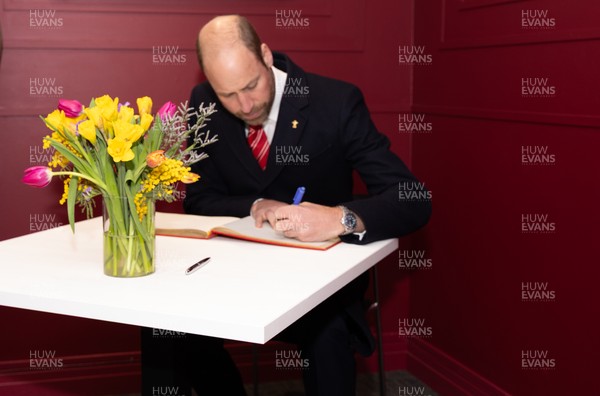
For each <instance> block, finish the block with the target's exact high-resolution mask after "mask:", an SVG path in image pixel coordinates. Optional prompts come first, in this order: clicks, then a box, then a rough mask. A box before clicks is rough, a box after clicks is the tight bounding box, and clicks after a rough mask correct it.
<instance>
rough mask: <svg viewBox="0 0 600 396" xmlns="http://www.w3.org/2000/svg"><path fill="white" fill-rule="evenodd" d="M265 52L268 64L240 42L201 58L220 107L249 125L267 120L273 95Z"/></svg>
mask: <svg viewBox="0 0 600 396" xmlns="http://www.w3.org/2000/svg"><path fill="white" fill-rule="evenodd" d="M265 48H266V47H265ZM266 50H267V51H268V48H266ZM264 54H265V52H264V51H263V59H265V62H266V63H267V65H268V67H267V66H265V64H264V63H263V62H261V61H260V60H259V59H257V58H256V56H255V55H254V54H252V53H251V52H250V50H248V49H247V48H246V47H244V46H242V45H239V46H236V47H234V48H231V49H228V50H226V51H223V52H221V53H220V54H218V55H217V56H216V57H214V58H213V59H210V58H209V59H205V60H204V74H205V75H206V78H207V79H208V81H209V83H210V85H211V86H212V87H213V89H214V90H215V92H216V93H217V96H218V98H219V100H220V101H221V103H222V104H223V106H224V107H225V108H226V109H227V110H228V111H229V112H230V113H232V114H233V115H235V116H236V117H238V118H240V119H242V120H243V121H244V122H245V123H247V124H249V125H258V124H262V123H263V122H264V121H265V120H266V119H267V117H268V116H269V112H270V111H271V106H272V105H273V98H274V96H275V81H274V77H273V72H272V70H271V67H270V66H271V63H272V58H271V57H270V52H269V53H268V55H267V56H265V55H264Z"/></svg>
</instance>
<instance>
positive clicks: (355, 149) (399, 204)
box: [184, 53, 431, 244]
mask: <svg viewBox="0 0 600 396" xmlns="http://www.w3.org/2000/svg"><path fill="white" fill-rule="evenodd" d="M274 58H275V67H277V68H279V69H280V70H283V71H285V72H287V74H288V77H287V82H286V91H284V95H283V98H282V101H281V107H280V110H279V117H278V119H277V125H276V128H275V135H274V137H273V141H272V142H271V146H270V150H269V158H268V162H267V168H266V170H265V171H263V170H262V169H260V167H259V165H258V163H257V161H256V159H255V158H254V157H253V156H252V152H251V151H250V148H249V147H248V143H247V141H246V136H245V131H244V128H245V125H244V123H243V121H241V120H240V119H238V118H236V117H235V116H233V115H232V114H230V113H229V112H228V111H227V110H225V108H223V107H222V106H221V105H220V103H219V100H218V98H217V96H216V94H215V92H214V91H213V90H212V88H211V87H210V85H209V84H208V83H206V82H205V83H203V84H200V85H198V86H196V87H195V88H194V89H193V91H192V95H191V99H190V106H193V107H197V106H198V105H199V104H200V103H203V102H204V103H205V104H208V103H213V102H214V103H217V106H216V109H217V113H215V114H213V115H212V116H211V120H210V122H209V123H208V127H207V128H208V129H209V130H210V131H211V133H212V134H218V135H219V141H218V142H217V143H214V144H212V145H209V146H207V147H206V148H205V150H204V151H206V153H207V154H208V155H209V158H208V159H206V160H203V161H200V162H198V163H196V164H195V165H194V166H193V171H194V172H196V173H198V174H199V175H200V176H201V179H200V181H199V182H197V183H193V184H190V185H188V186H187V194H186V198H185V201H184V208H185V211H186V212H188V213H196V214H204V215H230V216H237V217H244V216H248V214H249V211H250V206H251V205H252V203H253V202H254V201H255V200H256V199H257V198H261V197H262V198H269V199H276V200H280V201H284V202H290V203H291V201H292V198H293V196H294V193H295V192H296V189H297V187H298V186H304V187H306V193H305V195H304V201H307V202H313V203H317V204H322V205H329V206H335V205H340V204H343V205H345V206H346V207H348V208H349V209H350V210H352V211H353V212H355V213H356V214H357V215H358V216H359V217H360V218H361V219H362V220H363V222H364V224H365V227H366V230H367V233H366V235H365V237H364V238H363V239H362V240H359V238H358V237H356V236H354V235H350V236H345V237H343V240H344V242H350V243H361V244H364V243H369V242H373V241H376V240H381V239H386V238H391V237H399V236H403V235H406V234H409V233H411V232H413V231H415V230H417V229H418V228H420V227H421V226H423V225H424V224H426V223H427V221H428V219H429V215H430V211H431V206H430V202H429V201H428V200H422V199H419V200H407V199H400V197H399V189H400V186H401V185H405V186H406V185H410V184H411V183H414V184H415V186H416V183H418V181H417V179H416V178H415V177H414V176H413V175H412V173H411V172H410V171H409V170H408V169H407V168H406V166H405V165H404V163H403V162H402V161H401V160H400V159H399V158H398V157H397V156H396V155H395V154H393V153H392V152H391V151H390V150H389V145H390V144H389V140H388V139H387V137H385V136H384V135H382V134H381V133H379V132H378V131H377V129H376V128H375V125H374V124H373V122H372V121H371V118H370V115H369V111H368V109H367V107H366V105H365V102H364V99H363V96H362V94H361V92H360V91H359V90H358V88H356V87H355V86H354V85H351V84H348V83H345V82H342V81H338V80H334V79H330V78H325V77H321V76H318V75H315V74H311V73H305V72H304V71H303V70H302V69H300V68H299V67H298V66H296V65H295V64H294V63H293V62H292V61H291V60H290V59H289V58H288V57H287V56H285V55H283V54H279V53H274ZM288 87H289V88H288ZM286 92H287V93H286ZM353 170H356V171H357V172H358V173H359V175H360V177H361V178H362V180H363V181H364V183H365V185H366V187H367V189H368V192H369V196H368V197H366V198H363V199H359V200H353V195H352V193H353V191H352V190H353V178H352V171H353ZM407 183H408V184H407Z"/></svg>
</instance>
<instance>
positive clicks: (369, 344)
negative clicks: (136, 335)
mask: <svg viewBox="0 0 600 396" xmlns="http://www.w3.org/2000/svg"><path fill="white" fill-rule="evenodd" d="M367 283H368V276H366V277H365V276H362V277H360V278H358V279H357V280H356V281H354V282H352V283H350V284H349V285H348V286H346V287H345V288H343V289H342V290H341V291H340V292H338V293H336V294H335V295H334V296H332V297H331V298H329V299H327V300H326V301H324V302H323V303H321V304H320V305H319V306H317V307H316V308H315V309H313V310H312V311H310V312H309V313H307V314H306V315H304V316H303V317H302V318H300V319H299V320H298V321H296V322H295V323H294V324H292V325H291V326H289V327H288V328H287V329H285V330H284V331H283V332H282V333H281V334H279V335H278V336H277V337H275V339H276V340H279V341H285V342H288V343H293V344H296V345H297V347H298V349H299V351H300V352H301V355H302V358H306V359H308V364H307V367H304V369H303V380H304V388H305V391H306V395H307V396H325V395H327V396H354V395H355V394H356V392H355V383H356V366H355V360H354V354H355V352H356V351H359V352H360V353H361V354H363V355H368V354H370V353H371V352H372V350H373V345H374V343H373V339H372V336H371V334H370V332H369V330H368V327H367V325H366V321H365V320H364V304H363V300H362V296H363V295H364V291H365V289H366V285H367ZM361 316H362V321H361ZM160 334H161V333H160V332H158V333H157V331H156V330H154V329H147V328H143V329H142V395H143V396H153V395H156V394H160V393H158V392H155V391H156V389H157V387H159V386H162V387H163V388H162V389H163V390H164V389H167V388H165V387H166V386H171V387H172V388H171V389H177V391H178V392H179V393H174V392H171V394H173V395H177V396H184V395H185V396H191V388H192V387H193V388H194V390H195V391H196V393H197V394H198V395H199V396H219V395H226V396H238V395H240V396H241V395H246V393H245V391H244V387H243V383H242V379H241V376H240V373H239V371H238V370H237V367H236V366H235V364H234V363H233V361H232V360H231V357H230V356H229V353H228V352H227V351H226V350H225V348H224V346H223V340H221V339H218V338H212V337H205V336H198V335H192V334H187V335H182V336H177V335H170V334H168V333H167V334H165V336H164V337H161V335H160ZM153 391H154V393H153Z"/></svg>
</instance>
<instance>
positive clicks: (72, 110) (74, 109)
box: [58, 99, 83, 118]
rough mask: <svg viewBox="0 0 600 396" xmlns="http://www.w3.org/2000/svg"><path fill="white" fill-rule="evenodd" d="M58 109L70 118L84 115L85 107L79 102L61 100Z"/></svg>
mask: <svg viewBox="0 0 600 396" xmlns="http://www.w3.org/2000/svg"><path fill="white" fill-rule="evenodd" d="M58 109H59V110H62V111H64V112H65V115H66V116H67V117H69V118H75V117H79V116H80V115H81V113H83V105H82V104H81V103H79V102H78V101H77V100H67V99H59V100H58Z"/></svg>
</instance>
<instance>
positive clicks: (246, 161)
mask: <svg viewBox="0 0 600 396" xmlns="http://www.w3.org/2000/svg"><path fill="white" fill-rule="evenodd" d="M223 112H226V110H225V109H223ZM227 116H228V117H227V121H226V122H225V123H224V124H223V125H225V128H223V129H224V131H222V132H221V133H220V134H219V139H221V137H224V139H223V140H225V141H226V143H227V144H228V145H229V147H230V148H231V151H232V152H233V155H234V157H235V158H236V159H237V160H238V161H240V163H241V164H242V167H243V168H244V169H245V170H246V171H247V172H248V174H249V175H250V176H252V177H253V178H254V179H255V180H256V181H257V182H259V183H260V182H262V180H263V179H264V175H263V173H264V172H263V170H262V169H261V168H260V166H259V165H258V162H257V161H256V158H254V156H253V155H252V151H251V150H250V147H249V146H248V140H247V139H246V131H245V127H246V126H245V125H244V122H243V121H242V120H240V119H238V118H236V117H235V116H233V115H231V114H229V113H227ZM232 161H233V159H232Z"/></svg>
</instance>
